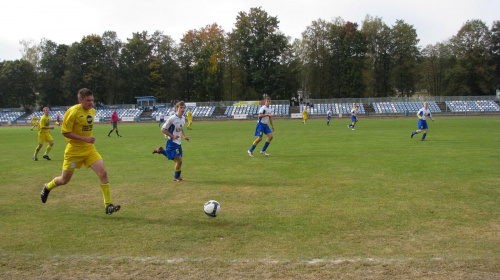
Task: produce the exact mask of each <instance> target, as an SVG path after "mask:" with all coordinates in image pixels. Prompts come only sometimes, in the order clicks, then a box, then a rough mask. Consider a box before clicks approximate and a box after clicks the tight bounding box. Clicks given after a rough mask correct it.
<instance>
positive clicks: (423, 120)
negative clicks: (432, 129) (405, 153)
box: [410, 102, 434, 141]
mask: <svg viewBox="0 0 500 280" xmlns="http://www.w3.org/2000/svg"><path fill="white" fill-rule="evenodd" d="M417 117H418V126H417V130H415V131H413V132H412V133H411V135H410V138H413V135H415V134H419V133H420V132H422V131H425V132H424V134H423V135H422V141H424V140H425V137H426V136H427V132H429V127H428V126H427V118H430V119H431V120H432V121H433V122H434V118H432V114H431V110H430V109H429V102H424V107H423V108H421V109H420V110H418V113H417Z"/></svg>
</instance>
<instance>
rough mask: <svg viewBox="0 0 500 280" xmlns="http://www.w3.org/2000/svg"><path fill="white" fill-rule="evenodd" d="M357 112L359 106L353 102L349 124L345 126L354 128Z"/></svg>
mask: <svg viewBox="0 0 500 280" xmlns="http://www.w3.org/2000/svg"><path fill="white" fill-rule="evenodd" d="M358 112H359V106H358V105H356V104H354V106H353V107H352V110H351V124H350V125H348V126H347V128H352V130H354V126H355V125H356V123H357V122H358Z"/></svg>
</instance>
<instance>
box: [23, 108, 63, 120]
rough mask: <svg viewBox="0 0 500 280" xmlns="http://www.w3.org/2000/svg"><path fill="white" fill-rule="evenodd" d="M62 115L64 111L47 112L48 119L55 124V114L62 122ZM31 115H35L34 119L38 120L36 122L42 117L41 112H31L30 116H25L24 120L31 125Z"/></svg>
mask: <svg viewBox="0 0 500 280" xmlns="http://www.w3.org/2000/svg"><path fill="white" fill-rule="evenodd" d="M64 113H66V110H64V111H62V110H59V111H50V112H49V117H50V120H51V121H53V122H55V121H56V119H57V114H59V115H60V119H61V121H62V119H63V117H64ZM33 115H36V117H37V118H38V120H40V118H41V117H42V116H43V112H42V111H37V112H33V113H31V114H29V115H28V116H26V117H25V118H24V119H25V120H26V121H28V122H30V123H31V118H32V117H33Z"/></svg>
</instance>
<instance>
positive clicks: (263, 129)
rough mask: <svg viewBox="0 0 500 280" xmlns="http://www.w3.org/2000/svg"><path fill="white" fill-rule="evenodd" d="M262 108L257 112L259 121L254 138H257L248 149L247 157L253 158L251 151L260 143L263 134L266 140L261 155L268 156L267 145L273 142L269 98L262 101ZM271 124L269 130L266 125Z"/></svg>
mask: <svg viewBox="0 0 500 280" xmlns="http://www.w3.org/2000/svg"><path fill="white" fill-rule="evenodd" d="M264 102H265V103H264V106H262V107H260V110H259V119H258V121H257V127H256V129H255V134H254V135H255V136H257V139H255V141H253V144H252V146H251V147H250V149H249V150H248V151H247V152H248V155H249V156H251V157H253V150H254V149H255V147H256V146H257V144H259V142H260V141H262V136H263V135H264V134H266V135H267V140H266V143H265V144H264V147H262V150H261V151H260V153H261V154H263V155H265V156H269V154H268V153H267V152H266V149H267V147H269V144H271V141H272V140H273V131H274V125H273V120H272V117H273V115H272V114H271V110H270V109H269V105H271V98H269V97H267V98H266V99H265V100H264ZM268 122H269V123H270V124H271V127H272V129H271V128H269V125H268V124H267V123H268Z"/></svg>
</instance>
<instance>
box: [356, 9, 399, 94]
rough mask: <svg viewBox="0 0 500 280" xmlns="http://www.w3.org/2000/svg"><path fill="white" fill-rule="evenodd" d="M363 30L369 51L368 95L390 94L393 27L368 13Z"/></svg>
mask: <svg viewBox="0 0 500 280" xmlns="http://www.w3.org/2000/svg"><path fill="white" fill-rule="evenodd" d="M362 26H363V27H362V29H361V31H362V32H363V33H364V34H365V35H366V40H367V53H366V59H365V64H366V67H365V71H366V72H365V84H366V86H367V92H366V95H367V96H370V97H383V96H390V95H392V94H393V93H394V90H393V87H392V85H391V79H390V73H391V70H392V68H391V67H392V64H393V62H392V56H391V49H392V46H391V28H390V27H389V26H387V25H386V24H385V23H383V22H382V19H381V18H378V17H375V18H373V17H371V16H369V15H367V16H366V17H365V20H364V21H363V25H362Z"/></svg>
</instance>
